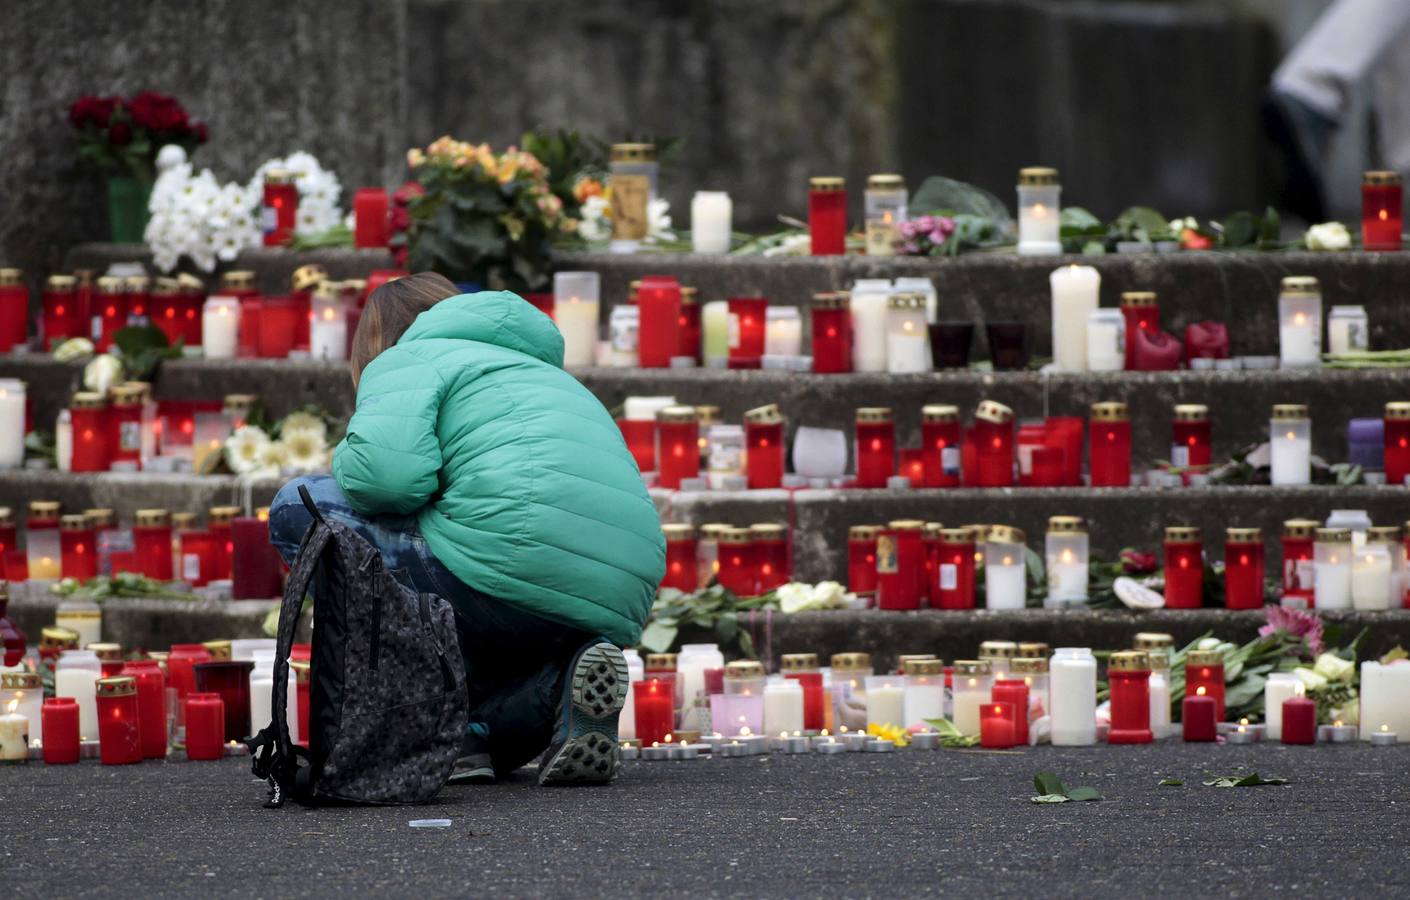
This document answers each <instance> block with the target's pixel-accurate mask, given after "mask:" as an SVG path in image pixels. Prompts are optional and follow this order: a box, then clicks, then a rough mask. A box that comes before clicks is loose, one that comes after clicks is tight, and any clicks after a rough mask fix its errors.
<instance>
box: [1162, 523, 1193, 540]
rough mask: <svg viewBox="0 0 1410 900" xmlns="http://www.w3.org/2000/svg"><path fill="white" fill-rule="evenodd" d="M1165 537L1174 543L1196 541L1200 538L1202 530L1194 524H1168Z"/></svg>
mask: <svg viewBox="0 0 1410 900" xmlns="http://www.w3.org/2000/svg"><path fill="white" fill-rule="evenodd" d="M1165 539H1166V540H1167V541H1169V542H1170V543H1172V544H1188V543H1195V542H1198V541H1199V540H1200V531H1199V529H1198V528H1197V527H1195V526H1194V525H1167V526H1165Z"/></svg>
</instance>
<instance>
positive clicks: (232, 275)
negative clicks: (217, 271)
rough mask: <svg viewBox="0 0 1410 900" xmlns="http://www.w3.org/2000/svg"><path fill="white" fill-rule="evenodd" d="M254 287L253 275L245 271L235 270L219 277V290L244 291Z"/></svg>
mask: <svg viewBox="0 0 1410 900" xmlns="http://www.w3.org/2000/svg"><path fill="white" fill-rule="evenodd" d="M254 286H255V273H254V272H250V271H247V270H245V269H235V270H232V271H230V272H226V273H225V274H224V275H221V276H220V289H221V290H223V291H246V290H250V289H251V288H253V287H254Z"/></svg>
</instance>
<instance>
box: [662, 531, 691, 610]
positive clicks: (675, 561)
mask: <svg viewBox="0 0 1410 900" xmlns="http://www.w3.org/2000/svg"><path fill="white" fill-rule="evenodd" d="M661 531H662V532H663V533H664V534H665V535H666V575H665V577H664V578H663V579H662V580H661V587H669V588H675V589H676V590H678V591H683V592H684V593H687V594H689V593H691V592H692V591H694V590H695V589H696V588H697V587H698V586H699V580H700V579H699V572H698V570H697V567H696V547H695V528H694V527H692V526H690V525H675V524H666V525H662V526H661Z"/></svg>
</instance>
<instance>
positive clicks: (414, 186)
mask: <svg viewBox="0 0 1410 900" xmlns="http://www.w3.org/2000/svg"><path fill="white" fill-rule="evenodd" d="M425 193H426V189H425V188H424V187H422V186H421V182H419V181H407V182H403V183H402V186H401V187H399V188H397V189H396V192H395V193H393V194H392V202H393V203H395V204H396V205H397V206H406V204H407V201H409V200H410V199H411V198H412V197H420V196H422V195H423V194H425Z"/></svg>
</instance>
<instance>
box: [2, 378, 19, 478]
mask: <svg viewBox="0 0 1410 900" xmlns="http://www.w3.org/2000/svg"><path fill="white" fill-rule="evenodd" d="M24 406H25V386H24V382H23V381H20V380H18V379H15V378H0V469H18V468H19V467H20V466H22V465H24Z"/></svg>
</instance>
